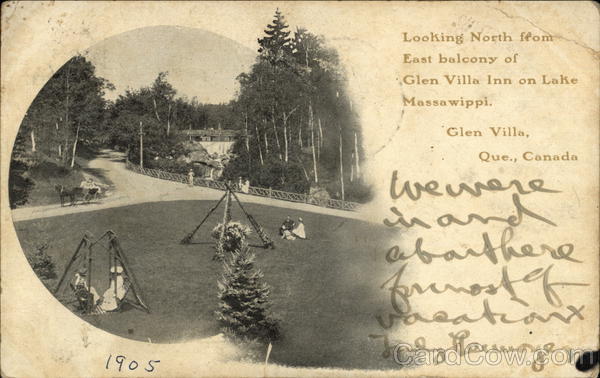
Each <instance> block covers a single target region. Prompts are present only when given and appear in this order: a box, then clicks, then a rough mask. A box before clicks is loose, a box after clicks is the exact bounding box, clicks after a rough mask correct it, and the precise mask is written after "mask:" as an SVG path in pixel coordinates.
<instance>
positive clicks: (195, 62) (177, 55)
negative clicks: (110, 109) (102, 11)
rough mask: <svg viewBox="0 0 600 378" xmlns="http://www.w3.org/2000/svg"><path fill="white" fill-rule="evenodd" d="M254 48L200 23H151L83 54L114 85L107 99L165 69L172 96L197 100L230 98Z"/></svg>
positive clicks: (149, 81)
mask: <svg viewBox="0 0 600 378" xmlns="http://www.w3.org/2000/svg"><path fill="white" fill-rule="evenodd" d="M256 54H257V53H256V51H253V50H251V49H249V48H247V47H245V46H243V45H241V44H239V43H237V42H235V41H234V40H232V39H229V38H226V37H222V36H219V35H217V34H214V33H211V32H207V31H203V30H200V29H194V28H188V27H179V26H152V27H146V28H141V29H136V30H132V31H128V32H125V33H122V34H118V35H116V36H113V37H110V38H107V39H105V40H104V41H101V42H99V43H97V44H95V45H93V46H92V47H90V48H89V49H88V50H87V51H86V53H85V54H84V55H85V56H86V57H87V58H88V59H89V60H90V61H91V62H92V63H93V64H94V65H95V66H96V74H97V75H98V76H100V77H103V78H105V79H107V80H108V81H110V82H111V83H112V84H114V86H115V87H116V89H115V90H114V91H107V93H106V95H105V97H106V98H107V99H111V100H113V99H115V98H117V97H118V95H119V94H122V93H124V91H125V90H126V89H127V88H130V89H138V88H140V87H143V86H150V85H152V82H153V81H154V79H156V77H157V76H158V73H159V72H161V71H168V72H169V75H168V77H167V80H168V81H169V82H170V83H171V84H172V85H173V87H174V88H175V89H176V90H177V94H176V97H183V96H186V97H188V98H189V99H192V98H193V97H194V96H195V97H197V99H198V101H199V102H201V103H209V104H217V103H222V102H228V101H229V100H231V99H233V98H234V96H235V93H236V90H237V89H238V85H237V82H236V77H237V76H238V75H239V74H240V73H242V72H247V71H248V70H249V69H250V66H251V65H252V63H254V59H255V57H256Z"/></svg>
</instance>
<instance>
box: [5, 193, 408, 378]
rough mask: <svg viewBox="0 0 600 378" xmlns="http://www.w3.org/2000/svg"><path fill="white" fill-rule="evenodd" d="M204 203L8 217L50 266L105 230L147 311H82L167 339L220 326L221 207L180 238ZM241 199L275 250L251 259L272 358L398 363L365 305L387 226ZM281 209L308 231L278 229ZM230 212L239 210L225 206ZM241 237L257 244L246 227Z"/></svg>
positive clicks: (379, 300) (113, 325) (379, 269)
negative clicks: (217, 237)
mask: <svg viewBox="0 0 600 378" xmlns="http://www.w3.org/2000/svg"><path fill="white" fill-rule="evenodd" d="M213 205H214V202H212V201H194V202H193V203H190V201H176V202H160V203H145V204H140V205H132V206H126V207H120V208H112V209H104V210H98V211H93V212H86V213H78V214H71V215H66V216H60V217H53V218H42V219H37V220H31V221H23V222H17V223H15V228H16V230H17V234H18V236H19V240H20V242H21V245H22V247H23V250H24V251H25V252H26V253H27V254H31V253H35V251H36V249H35V247H36V246H37V245H38V244H39V243H40V242H41V241H44V242H49V243H50V247H49V248H48V251H47V253H48V254H49V255H51V256H52V258H53V260H54V261H55V263H56V269H57V273H59V275H60V273H61V272H62V270H63V269H64V267H65V265H66V263H67V261H68V259H69V258H70V256H71V254H72V253H73V252H74V248H75V247H76V245H77V243H78V242H79V240H81V237H82V235H83V232H85V231H86V230H87V231H91V232H92V233H94V234H97V235H100V234H102V233H103V232H104V231H106V230H108V229H112V230H113V231H114V232H116V234H117V235H118V237H119V240H120V242H121V245H122V247H123V250H124V251H125V253H126V255H127V257H128V258H129V262H130V266H131V269H132V270H133V271H134V273H135V275H136V278H137V280H138V283H139V285H140V287H141V289H142V296H143V299H144V300H145V302H146V303H147V304H148V305H149V307H150V309H151V313H150V314H146V313H144V312H141V311H137V310H128V311H124V312H122V313H115V314H110V315H102V316H84V317H82V318H83V319H84V320H86V321H88V322H89V323H90V324H92V325H94V326H96V327H98V328H101V329H103V330H105V331H107V332H110V333H113V334H116V335H119V336H122V337H127V338H131V339H135V340H141V341H151V342H153V343H176V342H182V341H185V340H190V339H197V338H205V337H210V336H214V335H215V334H217V333H219V332H220V329H219V324H218V323H217V321H216V318H215V315H214V311H215V310H216V309H217V306H218V299H217V284H216V283H217V279H218V278H219V277H220V275H221V272H222V265H221V263H219V262H216V261H213V260H212V257H213V255H214V242H213V239H212V238H211V236H210V233H211V231H212V229H213V228H214V226H215V225H216V224H217V223H218V222H219V221H220V219H219V218H220V216H219V215H213V216H211V218H209V220H208V221H207V223H206V224H205V225H203V226H202V227H201V228H200V230H199V231H198V233H197V234H196V237H195V238H194V242H193V244H189V245H181V244H180V243H179V242H180V240H181V238H182V237H184V236H185V235H186V234H187V233H188V232H190V230H192V229H193V228H194V227H195V226H196V224H197V222H198V221H199V219H198V218H199V217H201V215H203V214H205V213H206V211H208V209H210V208H211V207H212V206H213ZM245 208H246V209H247V210H248V212H249V213H250V214H252V215H253V216H254V217H255V218H256V220H257V221H258V222H259V223H260V224H261V225H262V226H263V228H264V229H265V231H266V232H267V233H268V234H269V235H270V236H271V237H273V238H274V240H275V249H262V248H253V250H254V252H255V254H256V257H257V258H256V262H255V265H256V267H257V268H258V269H260V270H261V271H262V272H263V273H264V280H265V282H267V283H268V284H269V285H270V287H271V302H272V310H273V312H274V314H275V315H276V316H277V317H278V318H279V319H280V322H281V331H282V338H281V339H280V340H279V341H277V342H275V343H274V344H273V351H272V354H271V361H273V362H274V363H279V364H285V365H290V366H317V367H341V368H363V369H364V368H377V369H388V368H397V367H398V366H397V365H395V364H393V363H392V361H391V360H389V359H388V360H385V359H383V358H382V357H381V353H382V351H383V348H382V344H381V342H380V341H374V340H372V339H370V338H369V334H377V333H382V331H381V329H380V328H379V327H378V325H377V322H376V320H375V318H374V314H375V313H377V312H378V311H380V310H381V309H383V308H387V307H388V306H389V293H387V291H386V290H382V289H380V288H379V286H380V285H381V283H382V282H384V281H385V279H386V278H387V277H385V276H386V274H387V273H386V272H387V271H388V270H389V266H388V264H387V263H386V262H385V258H384V251H385V249H386V247H387V246H388V244H389V243H388V240H389V238H390V237H392V236H393V234H394V233H393V232H392V231H393V230H391V229H388V228H385V227H383V226H381V225H377V224H370V223H366V222H361V221H357V220H352V219H344V218H338V217H333V216H326V215H321V214H315V213H308V212H301V211H295V210H291V209H284V208H277V207H268V206H262V205H257V204H245ZM286 215H291V216H293V217H299V216H301V217H302V218H303V219H304V223H305V225H306V231H307V234H308V236H309V237H310V239H309V240H294V241H287V240H281V239H279V238H278V236H277V231H278V229H279V226H280V224H281V222H282V221H283V219H285V216H286ZM232 219H234V220H241V219H245V217H244V215H243V214H242V213H241V212H240V211H239V209H237V208H234V209H232ZM249 242H250V244H260V242H259V241H258V237H257V236H256V235H254V234H253V235H251V238H250V240H249ZM261 246H262V245H261ZM98 251H99V252H98V256H100V255H101V253H100V250H98ZM95 253H96V252H95ZM98 264H99V265H98V267H99V268H97V269H96V270H95V271H96V272H101V271H102V269H103V268H102V267H106V266H108V263H107V262H102V261H101V260H99V261H98ZM386 268H387V269H386ZM104 270H106V269H104ZM97 279H98V281H97V283H96V284H95V285H97V286H98V288H99V289H97V290H98V292H103V286H102V285H104V286H107V278H105V277H104V275H102V276H101V277H98V278H97ZM55 284H56V283H53V284H52V283H50V285H48V287H53V286H54V285H55Z"/></svg>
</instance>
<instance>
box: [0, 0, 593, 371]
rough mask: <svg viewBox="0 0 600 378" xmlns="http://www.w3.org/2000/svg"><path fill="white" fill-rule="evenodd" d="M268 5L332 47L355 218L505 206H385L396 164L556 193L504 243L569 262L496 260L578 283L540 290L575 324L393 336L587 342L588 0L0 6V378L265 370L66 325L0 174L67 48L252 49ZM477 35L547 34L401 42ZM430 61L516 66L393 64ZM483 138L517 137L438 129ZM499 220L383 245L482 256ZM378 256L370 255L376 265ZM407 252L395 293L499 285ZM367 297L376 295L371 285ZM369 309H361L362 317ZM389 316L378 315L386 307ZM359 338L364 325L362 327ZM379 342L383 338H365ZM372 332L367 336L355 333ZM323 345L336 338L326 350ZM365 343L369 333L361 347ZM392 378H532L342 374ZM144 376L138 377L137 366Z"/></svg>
mask: <svg viewBox="0 0 600 378" xmlns="http://www.w3.org/2000/svg"><path fill="white" fill-rule="evenodd" d="M275 7H280V8H281V9H282V10H284V11H285V14H286V16H287V19H288V20H289V21H290V22H291V23H293V24H297V25H306V26H307V27H308V28H309V29H310V30H311V31H312V32H314V33H316V34H323V35H324V36H326V38H327V39H328V41H330V43H331V44H332V45H333V46H335V47H336V48H337V49H338V51H339V53H340V56H341V58H342V60H343V62H344V63H345V65H346V67H347V69H348V71H349V78H350V83H349V85H350V90H351V93H352V94H353V98H354V100H355V103H356V106H357V108H358V109H359V112H360V115H361V119H362V125H363V127H364V135H365V138H366V148H367V153H368V162H367V164H366V166H365V168H364V170H365V171H366V172H367V174H368V177H369V180H370V181H371V182H372V183H373V185H374V188H375V190H376V193H377V196H376V199H375V200H374V201H373V202H372V203H370V204H369V205H368V206H366V207H365V209H364V210H363V213H364V217H365V219H369V220H371V221H374V222H380V223H381V222H382V221H383V219H384V218H388V219H389V220H395V219H396V218H395V217H394V216H393V214H392V213H391V212H390V207H392V206H398V207H399V208H400V207H402V212H403V213H404V214H406V218H407V220H408V219H410V218H411V217H414V216H417V217H419V218H421V219H424V220H425V219H428V220H432V219H435V218H436V217H438V216H440V215H442V214H446V213H449V212H451V213H453V214H462V216H463V217H465V216H466V215H467V214H469V213H472V212H475V213H478V214H482V215H483V216H487V215H491V214H494V215H498V216H504V217H506V216H508V215H509V214H513V212H514V206H513V203H512V201H511V194H512V193H513V192H512V191H506V192H501V193H494V194H485V193H484V194H483V195H482V196H481V197H480V198H475V199H473V198H471V197H469V196H460V197H458V198H450V197H448V196H442V197H432V196H428V195H426V194H424V198H423V199H421V200H419V201H408V200H407V199H406V198H405V197H402V198H401V199H398V200H396V201H393V200H392V199H391V198H390V195H389V188H390V178H391V173H392V171H393V170H397V171H398V174H399V183H402V182H404V180H409V181H411V182H421V183H423V184H425V183H426V182H428V181H430V180H436V181H438V182H439V183H440V188H443V186H444V185H445V184H447V183H450V184H453V185H458V184H459V183H461V182H465V183H471V184H472V183H474V182H476V181H482V182H486V181H487V180H489V179H491V178H498V179H499V180H501V181H502V182H503V183H507V182H509V181H510V180H513V179H518V180H520V181H521V182H523V183H526V182H528V181H530V180H533V179H543V180H544V181H545V186H546V187H547V188H551V189H556V190H560V193H553V194H549V193H533V194H528V195H523V196H521V201H522V203H523V205H524V206H525V207H527V208H528V209H532V211H535V212H536V213H538V214H542V215H543V216H544V217H546V218H549V219H551V220H552V221H553V222H554V223H556V224H557V226H556V227H554V226H550V225H548V224H545V223H540V222H539V221H537V220H534V219H531V218H527V217H525V218H526V220H524V221H523V223H522V224H521V225H520V226H519V227H518V228H515V230H514V232H515V236H514V239H513V240H514V241H515V242H517V244H518V245H521V244H524V243H532V244H533V245H539V244H541V243H545V244H548V245H550V246H558V245H560V244H564V243H572V244H573V245H574V246H575V251H574V253H573V255H572V257H574V258H575V259H578V260H581V261H583V263H571V262H568V261H564V260H553V259H552V258H551V257H550V256H549V255H548V254H546V255H545V256H543V257H540V258H536V259H535V260H527V261H526V262H525V263H520V262H516V263H515V262H514V261H513V262H511V263H510V265H508V266H509V270H510V273H511V275H512V274H514V277H523V275H525V274H526V273H528V272H530V271H531V270H533V269H534V268H538V267H543V268H547V267H548V266H549V265H551V264H553V268H552V269H553V270H552V275H551V280H552V281H553V282H560V281H567V282H579V283H588V284H589V286H586V287H568V286H567V287H565V286H563V287H560V288H559V287H555V290H556V291H557V293H559V295H560V298H561V299H562V302H563V304H564V305H565V306H566V305H573V306H575V307H577V308H579V307H580V306H585V309H584V310H583V312H582V314H583V316H584V319H583V320H574V321H572V322H571V323H570V324H564V323H562V322H558V321H556V320H551V321H550V322H548V323H540V322H533V323H531V324H527V325H525V324H523V323H516V324H509V325H503V324H496V325H491V324H489V323H488V322H485V321H480V322H476V323H473V324H466V325H465V324H461V325H458V326H457V325H449V324H442V323H435V322H434V323H417V324H415V325H411V326H407V327H401V328H399V329H398V328H395V331H393V332H392V331H389V332H390V333H391V334H390V337H392V338H394V339H395V340H403V341H406V342H410V343H412V342H414V340H415V339H417V338H418V337H423V338H424V339H426V342H427V346H444V345H445V346H448V345H449V344H450V338H449V336H448V334H449V333H450V332H458V331H460V330H465V329H466V330H469V332H470V338H469V341H477V342H480V343H483V344H498V345H506V346H510V345H514V346H518V345H520V344H522V343H529V344H532V345H540V344H541V345H543V344H546V343H550V342H551V343H554V344H555V345H556V346H557V347H558V346H570V347H578V348H590V349H592V348H593V349H597V348H598V335H599V332H598V314H599V310H598V272H599V265H598V263H599V258H598V121H599V119H598V116H599V111H598V103H599V102H598V100H599V96H598V95H599V94H598V83H599V77H598V74H599V70H598V68H599V65H598V49H599V22H598V21H599V16H598V9H597V8H596V7H595V6H594V5H593V4H592V3H591V2H589V3H588V2H583V3H557V2H554V3H550V2H548V3H515V2H511V3H503V2H489V3H478V4H473V3H435V2H430V3H387V2H386V3H369V4H367V3H360V2H353V3H339V2H335V3H333V2H331V3H328V2H323V3H321V2H311V3H303V2H294V3H284V2H279V3H270V2H261V3H244V2H239V3H238V2H235V3H230V2H226V3H211V2H208V3H194V2H169V3H165V2H36V3H33V2H7V3H4V4H3V5H2V104H1V105H2V108H1V111H2V118H1V120H2V174H1V176H2V182H1V184H2V371H3V375H6V376H19V377H21V376H115V375H117V374H118V375H130V376H138V375H140V374H141V373H140V372H129V373H127V372H125V371H123V372H120V373H117V372H115V371H111V370H106V369H105V366H104V364H105V361H106V358H107V356H108V355H109V354H113V355H114V354H122V355H128V356H132V358H133V357H134V356H135V358H136V359H138V360H144V359H146V360H149V359H153V360H160V361H161V362H160V365H159V367H158V369H157V370H156V371H155V372H154V373H153V374H154V375H159V376H200V375H211V376H214V375H220V376H221V375H263V374H264V372H263V365H252V364H246V363H240V362H230V361H227V359H226V358H223V356H225V355H227V353H228V349H227V348H228V346H227V345H226V344H223V343H211V342H210V341H205V340H199V341H194V342H189V343H185V344H170V345H158V344H150V343H140V342H135V341H132V340H127V339H124V338H119V337H115V336H113V335H111V334H108V333H106V332H104V331H102V330H99V329H96V328H94V327H92V326H91V325H89V324H87V323H85V322H83V321H81V320H80V319H79V318H78V317H76V316H75V315H74V314H72V313H70V312H69V311H68V310H67V309H66V308H64V307H63V306H62V305H61V304H60V303H59V302H58V301H56V300H55V299H54V298H53V297H52V296H51V295H50V293H49V292H47V291H46V290H45V289H44V287H43V285H42V284H41V283H40V282H39V281H38V280H37V278H36V276H35V275H34V273H33V271H32V270H31V268H30V267H29V265H28V264H27V261H26V259H25V257H24V255H23V254H22V252H21V250H20V246H19V243H18V240H17V239H16V235H15V232H14V228H13V225H12V221H11V215H10V209H9V208H8V205H7V195H8V194H7V191H6V190H5V188H7V177H8V168H9V164H8V163H9V160H10V152H11V146H12V143H13V141H14V138H15V134H16V132H17V129H18V126H19V124H20V122H21V120H22V117H23V115H24V113H25V111H26V109H27V107H28V106H29V104H30V103H31V101H32V100H33V98H34V96H35V95H36V93H37V92H38V91H39V89H40V88H41V87H42V86H43V84H44V83H45V82H46V81H47V80H48V78H49V77H50V76H51V75H52V74H53V72H54V71H55V70H56V69H58V68H59V67H60V66H61V65H62V64H63V63H64V62H65V61H67V60H68V59H69V58H70V57H71V56H73V55H74V54H76V53H77V52H78V51H82V50H84V49H86V48H88V47H89V46H91V45H93V44H95V43H97V42H99V41H102V40H103V39H105V38H107V37H109V36H112V35H116V34H118V33H121V32H125V31H128V30H132V29H136V28H140V27H144V26H152V25H181V26H187V27H194V28H201V29H204V30H207V31H211V32H214V33H217V34H219V35H222V36H225V37H228V38H231V39H233V40H235V41H237V42H239V43H241V44H243V45H245V46H247V47H249V48H251V49H253V50H254V49H255V48H256V46H255V44H256V40H255V38H256V35H257V33H259V32H260V31H261V30H262V28H263V27H264V25H266V23H268V22H269V21H270V17H271V14H272V12H273V10H274V8H275ZM471 31H481V32H485V33H489V34H501V33H502V32H506V33H510V34H511V35H512V36H513V38H514V39H518V37H519V35H520V33H521V32H531V33H533V34H539V35H548V34H549V35H551V36H553V40H552V41H551V42H545V43H533V42H531V43H517V42H514V41H513V42H512V43H470V42H467V41H466V42H465V43H464V44H462V45H457V44H454V43H451V42H450V43H448V42H446V43H435V44H434V43H412V42H411V43H409V42H405V41H403V35H402V33H403V32H408V33H410V34H413V35H427V34H429V33H431V32H435V33H441V32H444V33H446V34H452V33H465V34H466V35H468V33H470V32H471ZM406 53H410V54H413V55H415V56H428V55H432V56H433V57H434V60H435V57H436V56H437V55H438V54H439V53H444V54H446V55H448V56H452V55H456V54H457V53H461V54H464V55H469V56H497V57H499V59H498V60H499V61H500V60H503V59H504V57H506V56H513V55H514V54H515V53H518V61H517V63H515V64H507V63H504V62H497V63H495V64H491V65H487V66H486V65H483V64H448V65H439V64H406V63H403V54H406ZM407 74H412V75H416V74H420V75H421V76H423V77H438V78H441V77H442V75H445V74H457V75H461V74H471V75H473V76H478V77H482V78H485V77H486V75H487V74H492V75H495V76H500V77H511V78H513V79H518V78H521V77H536V78H538V79H539V78H540V77H541V75H542V74H545V75H547V76H559V75H560V74H563V75H567V76H569V77H576V78H578V82H577V84H573V85H554V86H549V85H539V84H538V85H522V86H519V85H497V86H491V85H464V86H463V85H434V86H428V85H421V86H418V85H407V84H406V83H404V84H402V83H401V82H402V77H403V76H405V75H407ZM403 96H408V97H412V96H416V97H419V98H423V99H434V98H435V99H438V98H439V99H442V98H450V99H452V98H460V97H461V96H462V97H464V98H465V99H466V98H479V97H487V98H488V100H489V102H490V103H492V106H488V107H482V108H479V109H464V108H450V107H425V106H423V107H416V106H415V107H411V106H404V105H403ZM453 126H454V127H459V126H462V127H464V128H465V129H472V130H474V129H478V130H487V129H488V127H490V126H506V127H508V126H515V127H517V128H519V129H522V130H524V131H525V132H527V133H528V134H529V135H530V136H529V137H528V138H511V137H506V138H501V137H491V136H489V135H488V134H489V132H488V133H487V134H486V136H485V137H481V138H468V137H462V138H461V137H449V136H448V135H447V134H446V131H445V129H444V127H453ZM482 151H487V152H489V153H490V154H500V155H502V154H507V155H510V156H511V157H512V156H516V157H517V158H518V161H516V162H512V161H510V162H487V163H485V162H482V161H481V160H480V159H479V157H478V155H479V154H480V153H481V152H482ZM526 151H531V152H533V153H537V154H558V155H563V154H565V153H566V151H568V152H569V153H570V155H573V154H575V155H577V158H578V159H577V160H576V161H557V162H537V161H523V159H522V154H523V153H524V152H526ZM504 228H505V227H503V226H498V225H488V226H487V227H486V226H485V225H481V224H479V225H474V226H471V227H450V228H440V227H433V228H432V229H430V230H423V229H421V228H411V229H409V230H407V231H406V232H402V233H401V236H399V238H398V240H394V241H390V243H389V246H390V247H392V246H393V245H399V246H400V247H402V248H405V249H406V253H407V254H409V253H412V251H413V250H414V243H415V239H416V238H418V237H422V238H423V239H424V240H425V245H426V247H427V249H428V250H430V251H446V250H449V249H452V248H455V249H456V250H457V251H464V248H466V247H465V246H466V245H471V246H473V247H474V248H480V246H481V233H482V232H484V231H486V230H487V231H488V232H489V233H490V236H491V238H492V239H493V240H494V244H497V243H498V241H499V238H500V235H501V233H502V230H503V229H504ZM386 252H387V249H383V250H381V251H379V252H378V253H379V256H380V257H381V258H382V259H383V258H384V256H385V254H386ZM416 260H417V259H416V258H413V259H412V260H408V261H410V263H409V265H408V267H407V270H406V272H405V274H404V276H405V277H404V279H405V280H406V282H407V284H409V283H412V282H419V283H421V284H422V285H423V286H425V285H427V284H429V283H431V282H438V283H446V282H449V283H456V284H457V285H464V286H468V285H470V284H473V283H481V284H482V285H483V284H485V283H497V282H498V280H499V279H500V273H501V268H500V267H501V266H502V263H500V264H498V265H492V264H488V262H487V260H486V261H483V259H482V258H477V259H466V260H464V261H460V262H456V261H455V262H444V261H435V262H433V263H432V264H420V263H419V262H418V261H416ZM382 267H383V269H382V271H381V275H380V276H364V277H357V279H361V280H364V281H365V285H371V286H375V287H377V286H380V285H382V284H383V283H384V282H385V281H386V280H388V279H389V278H390V276H392V275H393V274H394V273H395V272H396V271H397V270H398V267H399V263H396V264H388V265H386V264H382ZM530 285H531V286H518V287H516V290H517V292H518V293H521V294H522V296H524V295H525V293H532V292H536V293H537V294H538V295H536V296H531V297H528V302H529V304H530V308H529V309H528V310H527V311H524V310H523V307H522V306H520V305H518V304H516V303H515V302H514V301H511V300H510V299H509V296H507V295H503V296H502V297H501V298H498V299H494V300H495V302H494V306H495V307H494V310H497V311H498V312H507V313H509V314H510V315H511V317H512V318H521V317H523V316H526V315H528V314H529V312H530V311H538V312H539V313H540V314H544V316H546V315H547V314H548V313H549V312H551V311H560V312H561V313H563V314H565V316H566V315H568V314H569V313H568V312H565V311H566V310H565V309H564V307H562V308H561V309H558V308H553V307H552V306H550V305H548V303H547V301H546V300H545V298H544V295H543V294H542V291H541V285H540V284H530ZM381 295H382V296H386V295H389V293H388V292H387V291H385V290H382V291H381ZM481 309H482V307H481V300H477V301H471V300H469V301H465V300H464V297H462V296H459V295H458V294H445V295H434V294H428V295H424V296H423V298H420V300H419V301H415V302H414V305H413V311H418V312H419V313H421V314H423V315H424V316H425V315H427V316H428V317H431V315H432V314H434V313H435V312H436V311H440V310H444V311H446V312H448V314H454V315H453V316H458V315H459V314H462V313H466V312H469V313H473V314H480V313H481ZM378 310H382V309H374V314H375V312H376V311H378ZM387 310H388V311H389V309H387ZM373 324H374V329H377V327H376V320H375V318H374V319H373ZM380 332H381V334H385V333H386V331H384V330H380ZM369 334H373V330H365V337H368V335H369ZM332 342H335V341H332ZM373 344H374V347H375V348H380V347H381V346H380V341H378V340H374V341H373ZM345 373H347V372H343V371H340V370H325V369H319V370H315V369H298V370H296V369H294V368H292V367H278V366H273V365H270V366H269V368H268V375H272V376H275V375H311V376H313V375H318V374H322V375H331V374H345ZM391 373H394V374H404V375H435V376H508V375H531V374H533V373H532V370H531V367H529V366H508V365H507V364H504V363H503V364H500V365H498V366H489V365H487V366H486V365H482V366H466V365H461V366H448V365H445V364H441V365H438V366H435V365H428V366H422V367H419V368H414V369H408V368H406V369H403V370H401V371H388V372H379V373H376V372H363V373H361V372H358V371H352V374H356V375H359V374H364V375H369V376H371V375H376V374H381V375H385V374H391ZM537 374H538V375H549V376H575V375H578V374H579V375H581V376H591V375H592V374H594V373H587V374H582V373H578V372H576V371H575V370H574V369H573V367H572V366H569V365H564V366H549V367H547V368H546V369H544V370H543V371H541V372H539V373H537ZM148 375H151V374H148Z"/></svg>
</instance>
